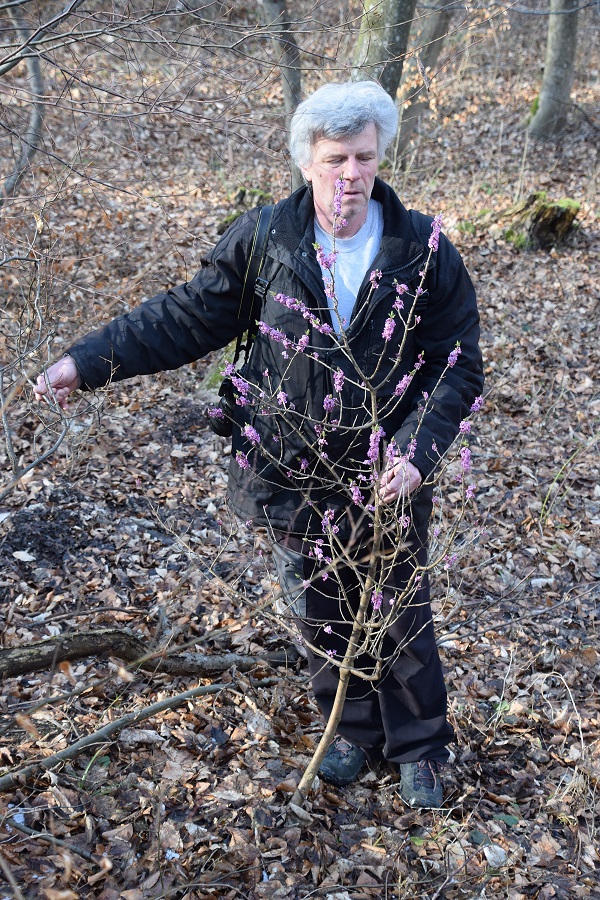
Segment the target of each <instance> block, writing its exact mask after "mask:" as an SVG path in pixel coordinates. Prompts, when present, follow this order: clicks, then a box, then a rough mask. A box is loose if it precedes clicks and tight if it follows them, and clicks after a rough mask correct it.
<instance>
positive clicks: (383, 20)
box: [353, 0, 417, 100]
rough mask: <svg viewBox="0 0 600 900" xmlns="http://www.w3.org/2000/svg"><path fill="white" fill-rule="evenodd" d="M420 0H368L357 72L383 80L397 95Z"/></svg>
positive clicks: (392, 94)
mask: <svg viewBox="0 0 600 900" xmlns="http://www.w3.org/2000/svg"><path fill="white" fill-rule="evenodd" d="M416 5H417V4H416V0H368V2H366V3H365V11H364V14H363V16H362V21H361V26H360V33H359V36H358V43H357V45H356V53H355V56H354V67H353V76H354V78H356V79H363V80H367V79H368V80H374V81H379V83H380V84H381V86H382V87H384V88H385V90H386V91H387V92H388V94H389V95H390V97H392V99H394V100H395V99H396V93H397V91H398V85H399V84H400V79H401V78H402V67H403V65H404V57H405V54H406V48H407V47H408V39H409V37H410V30H411V27H412V24H413V19H414V14H415V7H416Z"/></svg>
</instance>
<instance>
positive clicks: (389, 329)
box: [381, 316, 396, 341]
mask: <svg viewBox="0 0 600 900" xmlns="http://www.w3.org/2000/svg"><path fill="white" fill-rule="evenodd" d="M395 327H396V323H395V322H394V320H393V319H392V317H391V316H389V317H388V318H387V319H386V320H385V325H384V326H383V332H382V334H381V337H382V338H383V339H384V341H389V340H390V339H391V337H392V335H393V333H394V328H395Z"/></svg>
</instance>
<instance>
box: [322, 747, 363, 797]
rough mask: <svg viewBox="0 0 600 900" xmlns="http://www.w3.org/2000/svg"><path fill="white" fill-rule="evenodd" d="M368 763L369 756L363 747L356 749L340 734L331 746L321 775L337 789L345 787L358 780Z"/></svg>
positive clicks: (323, 763)
mask: <svg viewBox="0 0 600 900" xmlns="http://www.w3.org/2000/svg"><path fill="white" fill-rule="evenodd" d="M366 761H367V754H366V753H365V751H364V750H363V749H362V748H361V747H356V746H355V745H354V744H351V743H350V741H347V740H346V739H345V738H343V737H341V736H340V735H339V734H338V735H336V737H334V739H333V741H332V742H331V744H330V745H329V750H328V751H327V753H326V754H325V758H324V760H323V762H322V763H321V767H320V769H319V775H322V776H323V778H324V779H325V781H330V782H331V784H335V785H336V786H337V787H345V786H346V785H347V784H351V783H352V782H353V781H355V780H356V778H357V776H358V773H359V772H360V770H361V769H362V767H363V766H364V765H365V763H366Z"/></svg>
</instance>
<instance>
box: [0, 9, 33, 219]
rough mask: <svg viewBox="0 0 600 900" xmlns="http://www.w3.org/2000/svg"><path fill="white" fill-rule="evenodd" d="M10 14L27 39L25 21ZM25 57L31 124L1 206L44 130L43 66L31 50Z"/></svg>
mask: <svg viewBox="0 0 600 900" xmlns="http://www.w3.org/2000/svg"><path fill="white" fill-rule="evenodd" d="M8 15H9V17H10V19H11V21H12V23H13V26H14V28H15V31H16V33H17V36H18V38H19V40H21V41H26V40H27V37H28V30H27V28H26V27H25V25H24V24H23V22H22V21H21V20H20V19H19V18H18V16H17V13H16V11H15V10H11V9H9V10H8ZM23 56H24V58H25V65H26V66H27V74H28V76H29V82H30V91H31V93H32V94H33V96H34V97H35V98H37V99H35V100H34V101H33V103H32V105H31V111H30V114H29V125H28V127H27V130H26V131H25V134H24V135H23V136H22V138H21V154H20V156H19V159H18V160H17V163H16V166H15V168H14V170H13V172H11V174H10V175H9V176H8V177H7V178H6V180H5V182H4V185H3V191H2V193H3V195H4V196H0V207H2V206H3V204H4V201H5V198H6V197H10V196H12V194H14V192H15V191H16V190H17V188H18V187H19V184H20V183H21V181H22V179H23V176H24V175H25V172H26V171H27V168H28V166H29V164H30V162H31V160H32V159H33V156H34V154H35V152H36V150H37V149H38V146H39V142H40V137H41V132H42V123H43V109H44V107H43V105H42V103H41V102H40V98H41V97H42V95H43V93H44V79H43V77H42V67H41V65H40V60H39V58H38V57H37V56H36V55H35V54H32V53H30V52H28V53H26V54H25V53H24V54H23ZM20 61H21V56H18V57H17V58H16V59H15V60H14V62H11V63H9V64H8V66H5V67H4V72H6V71H9V69H11V68H13V65H16V64H17V63H18V62H20Z"/></svg>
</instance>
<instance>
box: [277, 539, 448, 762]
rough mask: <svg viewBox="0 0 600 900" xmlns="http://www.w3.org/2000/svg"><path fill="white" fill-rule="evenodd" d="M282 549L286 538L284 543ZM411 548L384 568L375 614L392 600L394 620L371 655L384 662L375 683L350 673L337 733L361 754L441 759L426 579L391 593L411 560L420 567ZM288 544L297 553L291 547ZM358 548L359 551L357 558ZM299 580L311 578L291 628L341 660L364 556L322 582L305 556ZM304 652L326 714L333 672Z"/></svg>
mask: <svg viewBox="0 0 600 900" xmlns="http://www.w3.org/2000/svg"><path fill="white" fill-rule="evenodd" d="M288 547H290V543H289V542H288ZM414 547H415V549H412V550H411V551H410V552H407V553H405V554H403V555H402V556H400V557H398V558H397V559H396V561H395V563H394V565H393V566H392V567H390V569H389V571H387V572H386V577H385V586H384V588H383V590H382V595H383V596H382V598H381V611H382V613H384V614H387V613H389V611H390V608H391V607H390V601H392V602H393V603H396V604H398V605H397V606H396V608H395V609H394V613H395V615H394V617H393V620H392V621H391V622H390V625H389V627H388V628H387V630H386V632H385V634H384V635H383V636H382V638H381V641H380V645H379V647H378V653H377V655H378V656H379V657H380V658H382V659H383V660H384V665H383V669H382V672H381V677H380V678H379V679H378V680H377V681H376V682H371V681H366V680H364V679H363V678H361V677H360V676H359V675H354V674H353V675H351V676H350V682H349V685H348V692H347V695H346V702H345V704H344V708H343V712H342V718H341V721H340V723H339V726H338V729H337V731H338V734H341V735H342V736H343V737H345V738H346V739H347V740H348V741H350V742H351V743H353V744H356V745H357V746H359V747H363V748H364V749H365V750H366V751H367V753H368V754H369V756H372V757H376V756H378V755H380V754H381V755H383V757H384V758H385V759H387V760H388V761H390V762H394V763H404V762H414V761H416V760H419V759H436V760H439V761H442V762H443V761H445V760H446V759H447V758H448V751H447V749H446V745H447V744H448V743H450V741H451V740H452V739H453V737H454V734H453V731H452V728H451V727H450V725H449V723H448V721H447V719H446V710H447V696H446V688H445V685H444V677H443V673H442V666H441V663H440V658H439V654H438V651H437V646H436V643H435V636H434V631H433V623H432V621H431V606H430V601H429V581H428V579H427V577H426V575H424V576H423V578H422V581H421V583H420V585H419V586H418V588H417V589H416V590H415V591H414V592H413V593H412V595H411V596H410V597H409V598H406V599H405V600H404V602H403V603H402V604H399V603H398V600H397V598H398V595H399V594H400V593H401V592H402V591H403V590H404V588H405V585H406V584H407V583H408V581H409V579H410V577H411V575H412V574H413V572H414V568H415V564H418V565H421V566H423V565H425V562H426V559H427V548H426V546H425V545H424V544H420V543H418V542H417V543H415V545H414ZM290 549H292V550H296V551H298V550H300V547H299V546H298V545H296V546H294V545H293V544H292V545H291V547H290ZM364 555H365V554H364V551H363V556H362V558H364ZM299 559H301V561H302V563H303V569H304V577H305V578H306V579H311V584H310V585H309V586H308V587H307V588H306V616H305V618H303V619H300V620H298V625H299V627H300V630H301V632H302V635H303V637H304V639H305V641H306V642H307V643H310V644H313V645H314V646H316V647H318V648H320V649H322V650H323V651H325V653H328V654H330V655H332V657H333V658H335V659H337V660H342V659H343V658H344V654H345V652H346V648H347V646H348V640H349V637H350V632H351V630H352V623H351V621H350V620H351V617H352V616H351V613H350V610H354V611H356V609H357V608H358V604H359V601H360V575H362V576H363V577H364V575H365V574H366V570H367V561H365V562H364V563H361V564H357V566H358V570H356V569H355V568H353V567H352V566H337V567H336V572H335V577H334V575H333V573H332V574H331V575H330V576H329V577H328V578H326V579H325V580H323V579H322V578H321V575H320V572H321V568H320V567H319V566H318V565H315V563H314V562H313V561H312V560H311V559H309V558H307V557H306V556H304V557H301V558H300V557H299ZM306 649H307V657H308V664H309V668H310V673H311V678H312V686H313V690H314V694H315V699H316V701H317V703H318V705H319V708H320V710H321V712H322V713H323V715H324V716H325V717H326V718H327V717H328V716H329V714H330V712H331V709H332V706H333V701H334V698H335V693H336V689H337V685H338V673H339V670H338V668H337V667H336V666H335V665H332V664H331V663H329V662H328V660H327V659H326V658H323V657H322V656H320V655H318V654H316V653H314V652H312V651H311V650H310V648H308V647H307V648H306ZM374 664H375V663H374V659H373V657H372V656H370V655H369V654H368V653H363V654H361V655H360V656H359V657H358V658H357V660H356V663H355V665H354V668H355V669H357V670H359V671H361V672H368V673H370V672H372V671H373V667H374Z"/></svg>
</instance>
